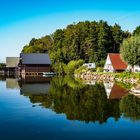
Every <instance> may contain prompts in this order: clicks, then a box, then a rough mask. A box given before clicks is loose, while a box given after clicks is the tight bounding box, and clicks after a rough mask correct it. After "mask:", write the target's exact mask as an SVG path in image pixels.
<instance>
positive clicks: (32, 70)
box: [19, 53, 51, 76]
mask: <svg viewBox="0 0 140 140" xmlns="http://www.w3.org/2000/svg"><path fill="white" fill-rule="evenodd" d="M50 71H51V60H50V57H49V55H48V54H47V53H29V54H25V53H21V54H20V62H19V73H20V75H22V76H38V75H42V74H43V73H44V72H50Z"/></svg>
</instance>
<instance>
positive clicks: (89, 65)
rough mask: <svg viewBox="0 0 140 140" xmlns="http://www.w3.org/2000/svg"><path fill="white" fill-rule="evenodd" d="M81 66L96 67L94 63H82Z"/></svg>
mask: <svg viewBox="0 0 140 140" xmlns="http://www.w3.org/2000/svg"><path fill="white" fill-rule="evenodd" d="M83 66H86V67H87V68H88V69H93V68H96V65H95V63H84V64H83Z"/></svg>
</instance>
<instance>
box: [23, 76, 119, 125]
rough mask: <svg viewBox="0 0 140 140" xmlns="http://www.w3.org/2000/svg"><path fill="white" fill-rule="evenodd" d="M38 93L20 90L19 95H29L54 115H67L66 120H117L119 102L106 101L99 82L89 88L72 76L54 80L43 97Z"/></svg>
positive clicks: (34, 101)
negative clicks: (110, 118)
mask: <svg viewBox="0 0 140 140" xmlns="http://www.w3.org/2000/svg"><path fill="white" fill-rule="evenodd" d="M24 84H25V83H24ZM30 85H31V83H30ZM31 86H32V85H31ZM44 86H45V85H44ZM27 87H28V88H29V86H27ZM24 88H25V85H24ZM38 88H39V87H38ZM41 88H42V87H40V88H39V92H40V93H41V91H40V90H41ZM21 90H22V88H21ZM24 91H26V92H27V90H24ZM39 92H38V94H31V93H29V92H28V93H23V91H22V94H24V95H26V96H28V97H29V99H30V101H31V102H32V103H40V105H41V106H43V107H45V108H51V109H52V110H53V111H55V112H56V113H64V114H66V116H67V119H69V120H79V121H84V122H86V123H88V122H96V121H97V122H99V123H104V122H106V121H107V119H108V118H109V117H113V118H115V120H118V118H119V117H120V111H119V100H118V99H114V100H108V99H107V95H106V92H105V88H104V85H103V84H102V83H96V85H94V86H90V85H84V84H82V83H81V82H79V81H75V80H74V79H73V78H71V77H65V78H64V77H59V78H58V77H54V78H53V79H52V80H51V83H50V88H49V91H48V92H46V94H40V93H39Z"/></svg>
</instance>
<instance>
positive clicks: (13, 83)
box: [6, 78, 20, 89]
mask: <svg viewBox="0 0 140 140" xmlns="http://www.w3.org/2000/svg"><path fill="white" fill-rule="evenodd" d="M6 88H7V89H20V86H19V83H18V79H15V78H6Z"/></svg>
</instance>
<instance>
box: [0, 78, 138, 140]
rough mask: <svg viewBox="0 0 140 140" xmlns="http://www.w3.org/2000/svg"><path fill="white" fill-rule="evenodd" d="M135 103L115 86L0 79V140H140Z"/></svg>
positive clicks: (61, 80)
mask: <svg viewBox="0 0 140 140" xmlns="http://www.w3.org/2000/svg"><path fill="white" fill-rule="evenodd" d="M139 130H140V101H139V98H137V97H135V96H133V95H130V94H128V89H127V86H124V85H123V84H119V83H100V82H95V81H93V82H91V83H83V82H82V81H80V80H78V79H76V80H74V79H73V78H71V77H52V78H47V77H26V78H21V79H20V80H19V79H16V78H1V80H0V139H1V140H10V139H13V140H25V139H30V140H31V139H33V140H43V139H45V140H78V139H79V140H93V139H95V140H96V139H97V140H101V139H106V140H112V139H113V140H118V139H135V140H136V139H140V135H139Z"/></svg>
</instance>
